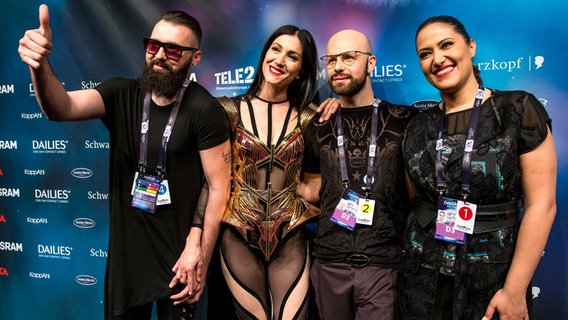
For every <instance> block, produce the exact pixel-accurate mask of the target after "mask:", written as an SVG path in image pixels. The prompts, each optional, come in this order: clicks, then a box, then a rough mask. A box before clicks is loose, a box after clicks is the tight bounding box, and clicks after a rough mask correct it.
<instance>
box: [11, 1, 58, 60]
mask: <svg viewBox="0 0 568 320" xmlns="http://www.w3.org/2000/svg"><path fill="white" fill-rule="evenodd" d="M51 39H52V34H51V27H50V26H49V9H48V8H47V6H46V5H44V4H42V5H41V6H39V28H38V29H32V30H28V31H26V32H25V34H24V36H23V37H22V39H20V45H19V47H18V53H19V54H20V59H22V61H23V62H24V63H26V64H28V65H29V66H30V67H32V68H34V69H39V68H40V67H41V66H42V65H43V64H44V63H45V62H46V61H47V57H48V56H49V55H50V54H51V47H52V43H51Z"/></svg>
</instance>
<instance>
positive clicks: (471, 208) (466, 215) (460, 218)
mask: <svg viewBox="0 0 568 320" xmlns="http://www.w3.org/2000/svg"><path fill="white" fill-rule="evenodd" d="M456 210H457V213H458V214H457V215H456V222H455V225H454V229H456V230H459V231H461V232H465V233H468V234H473V228H474V225H475V213H476V212H477V205H475V204H473V203H469V202H464V201H458V205H457V209H456Z"/></svg>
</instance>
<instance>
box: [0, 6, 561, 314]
mask: <svg viewBox="0 0 568 320" xmlns="http://www.w3.org/2000/svg"><path fill="white" fill-rule="evenodd" d="M40 3H41V2H39V1H31V0H0V21H1V23H2V27H1V28H0V43H1V49H0V111H1V114H0V318H1V319H40V318H41V319H101V318H102V300H103V283H104V270H105V260H106V255H107V237H108V221H109V219H108V204H107V199H108V185H107V180H108V178H107V176H108V156H109V138H108V133H107V131H106V129H105V128H104V127H103V125H102V124H101V122H100V121H87V122H80V123H54V122H49V121H48V120H47V119H46V118H45V116H44V115H43V114H42V113H41V112H40V110H39V108H38V105H37V102H36V99H35V97H34V88H33V87H32V85H31V84H30V78H29V72H28V68H27V66H26V65H24V64H23V63H22V62H21V61H20V58H19V56H18V53H17V47H18V40H19V39H20V38H21V37H22V35H23V33H24V31H25V30H26V29H30V28H37V27H38V26H39V22H38V6H39V4H40ZM45 3H46V4H48V5H49V7H50V13H51V27H52V30H53V53H52V55H51V58H50V60H51V63H52V64H53V67H54V69H55V70H56V72H57V75H58V76H59V79H60V80H61V82H63V84H64V85H65V87H66V88H67V89H68V90H78V89H87V88H93V87H95V86H97V85H98V84H99V83H100V82H101V81H103V80H105V79H108V78H110V77H113V76H123V77H136V76H137V75H139V73H140V71H141V68H142V65H143V59H144V50H143V48H142V37H144V36H149V35H150V32H151V28H152V26H153V25H154V23H155V22H156V21H157V19H158V18H159V16H160V14H161V13H162V12H164V11H166V10H170V9H181V10H186V11H188V12H190V13H191V14H192V15H194V16H195V17H196V18H197V19H198V20H199V21H200V22H201V23H202V27H203V29H204V38H203V43H202V50H203V59H202V60H201V62H200V64H199V65H198V66H197V68H195V70H194V71H195V73H194V74H193V78H194V80H197V81H198V82H200V83H201V84H203V85H204V86H205V87H206V88H207V89H209V90H210V91H211V92H212V94H213V95H216V96H220V95H227V96H234V95H236V94H240V93H243V92H244V91H245V89H246V88H247V87H248V86H249V85H250V83H251V81H252V78H253V75H254V73H255V72H256V71H257V70H255V69H256V65H257V59H258V56H259V53H260V50H261V47H262V45H263V43H264V41H265V39H266V38H267V37H268V35H269V34H270V33H271V32H272V31H273V30H274V29H276V28H277V27H279V26H281V25H283V24H296V25H298V26H300V27H302V28H306V29H308V30H310V31H311V32H312V33H313V35H314V37H315V39H316V41H317V44H318V50H319V54H320V55H323V54H324V53H325V44H326V42H327V39H328V38H329V36H331V35H332V34H333V33H335V32H336V31H338V30H340V29H343V28H354V29H358V30H360V31H362V32H364V33H366V34H367V35H368V36H369V38H370V39H371V42H372V44H373V51H374V53H375V54H376V56H377V68H376V70H375V71H374V72H373V74H372V83H373V88H374V90H375V94H376V95H377V96H378V97H380V98H382V99H386V100H388V101H391V102H395V103H403V104H413V103H417V102H420V103H418V104H421V105H424V104H427V101H431V100H434V101H435V100H438V99H439V95H438V93H437V92H436V90H435V89H433V88H432V87H431V86H430V85H429V84H428V83H427V82H426V80H425V79H424V77H423V75H422V73H421V71H420V68H419V65H418V60H417V57H416V54H415V49H414V34H415V31H416V27H417V26H418V24H419V23H420V22H421V21H423V20H424V19H425V18H427V17H429V16H432V15H439V14H450V15H454V16H456V17H458V18H459V19H461V20H462V21H463V22H464V24H465V25H466V27H467V28H468V31H469V32H470V35H471V36H472V37H473V38H474V39H475V40H476V41H477V44H478V47H477V56H476V57H475V62H476V63H477V64H478V65H479V67H480V69H481V76H482V77H483V80H484V82H485V84H486V86H487V87H489V88H498V89H504V90H510V89H524V90H527V91H530V92H532V93H534V94H535V95H536V96H537V97H538V98H539V99H540V100H541V102H542V103H543V104H544V105H545V106H546V109H547V111H548V112H549V114H550V116H551V117H552V119H553V129H554V130H553V131H554V137H555V140H556V146H557V151H558V187H557V201H558V215H557V218H556V221H555V224H554V226H553V229H552V233H551V236H550V239H549V242H548V244H547V246H546V251H545V252H544V254H543V257H542V261H541V263H540V265H539V267H538V270H537V272H536V274H535V276H534V281H533V288H532V291H533V297H534V307H535V319H566V318H568V304H567V303H566V302H567V290H568V280H567V278H568V277H567V276H568V271H567V268H566V267H567V254H566V246H567V244H568V222H567V218H566V213H567V212H566V211H567V208H568V207H567V197H566V180H567V179H568V171H567V166H566V164H567V160H566V159H567V158H568V157H567V156H568V145H567V142H568V135H567V133H568V128H567V127H566V123H567V122H568V117H567V114H568V112H566V110H564V108H565V107H566V101H568V93H567V89H568V72H567V71H568V70H567V69H568V68H567V67H566V52H567V51H568V41H567V37H566V33H567V32H568V24H567V20H568V19H567V18H566V12H568V5H567V4H566V1H564V0H556V1H553V0H548V1H527V0H516V1H507V0H502V1H493V0H477V1H460V0H399V1H397V0H374V1H373V0H311V1H305V0H291V1H283V0H282V1H280V0H272V1H262V0H230V1H227V0H191V1H175V0H173V1H167V2H166V1H148V0H67V1H65V0H59V1H57V0H46V1H45ZM166 3H167V4H166ZM319 80H320V85H321V92H320V95H321V96H322V97H325V96H327V95H328V94H329V90H328V89H327V79H326V75H325V72H324V71H321V72H320V75H319ZM140 267H141V268H143V267H144V266H140ZM141 280H142V279H141Z"/></svg>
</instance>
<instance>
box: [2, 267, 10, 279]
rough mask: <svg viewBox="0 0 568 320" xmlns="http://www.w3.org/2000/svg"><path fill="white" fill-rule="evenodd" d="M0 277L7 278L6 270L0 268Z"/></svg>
mask: <svg viewBox="0 0 568 320" xmlns="http://www.w3.org/2000/svg"><path fill="white" fill-rule="evenodd" d="M0 276H4V277H8V269H6V268H3V267H0Z"/></svg>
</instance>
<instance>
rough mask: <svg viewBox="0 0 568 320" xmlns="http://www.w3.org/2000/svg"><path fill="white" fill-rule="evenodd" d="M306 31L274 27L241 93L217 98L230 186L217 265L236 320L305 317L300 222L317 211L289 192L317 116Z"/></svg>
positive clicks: (305, 259)
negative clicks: (228, 151) (226, 138)
mask: <svg viewBox="0 0 568 320" xmlns="http://www.w3.org/2000/svg"><path fill="white" fill-rule="evenodd" d="M316 57H317V50H316V45H315V42H314V40H313V38H312V36H311V34H310V33H309V32H308V31H306V30H302V29H299V28H298V27H295V26H291V25H286V26H282V27H280V28H278V29H277V30H276V31H275V32H274V33H273V34H272V35H271V36H270V37H269V38H268V40H267V42H266V43H265V45H264V47H263V50H262V53H261V58H260V61H259V65H258V68H257V73H256V76H255V79H254V81H253V83H252V85H251V87H250V88H249V90H248V91H247V92H246V93H245V94H244V95H242V96H239V97H236V98H233V99H229V98H220V101H221V104H222V105H223V106H224V107H225V110H226V111H227V115H228V116H229V121H230V122H231V127H232V161H233V169H232V170H233V172H232V174H233V186H232V193H231V199H230V201H229V206H228V209H227V211H226V213H225V215H224V217H223V222H224V224H223V226H224V228H223V231H222V236H221V245H220V247H221V267H222V271H223V275H224V277H225V280H226V282H227V285H228V287H229V290H230V291H231V296H232V298H233V302H234V305H235V308H236V312H237V314H238V316H239V318H240V319H305V318H306V316H307V311H308V306H309V294H308V293H309V277H308V275H309V267H310V261H309V251H308V243H307V239H306V236H305V233H304V226H303V223H304V222H306V221H307V220H308V219H310V218H313V217H316V216H317V215H318V214H319V210H318V209H317V208H315V207H313V206H312V205H310V204H308V203H307V202H306V201H305V200H303V199H302V198H300V197H299V196H298V195H297V193H296V188H297V185H298V183H299V182H300V181H299V178H300V172H301V167H302V158H303V150H304V140H303V131H304V129H305V128H306V126H307V124H308V122H309V121H310V120H311V119H312V117H313V116H314V115H315V114H316V108H315V105H313V104H310V101H311V98H312V96H313V93H314V91H315V87H316V71H317V60H316V59H317V58H316Z"/></svg>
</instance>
